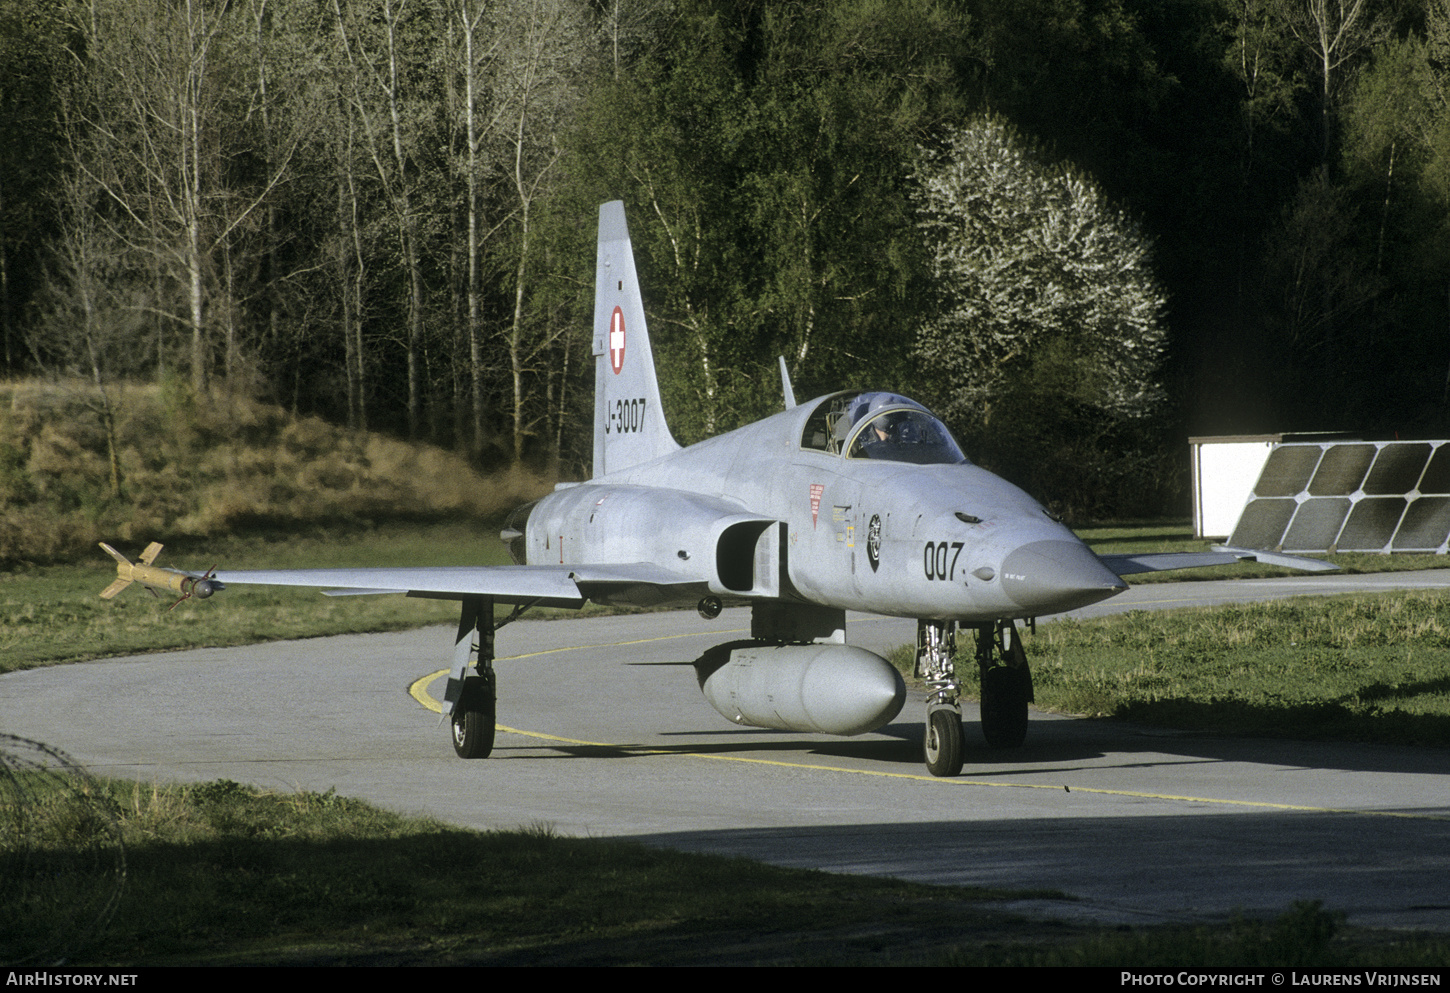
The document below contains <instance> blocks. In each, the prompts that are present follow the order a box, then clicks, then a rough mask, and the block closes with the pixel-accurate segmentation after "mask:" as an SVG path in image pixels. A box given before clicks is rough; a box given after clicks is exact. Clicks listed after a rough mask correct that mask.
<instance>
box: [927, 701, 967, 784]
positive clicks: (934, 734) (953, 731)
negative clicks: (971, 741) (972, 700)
mask: <svg viewBox="0 0 1450 993" xmlns="http://www.w3.org/2000/svg"><path fill="white" fill-rule="evenodd" d="M924 751H925V753H926V770H927V772H930V773H931V774H932V775H933V776H943V777H945V776H955V775H957V774H958V773H960V772H961V771H962V719H961V717H960V715H958V714H957V713H956V711H953V710H948V709H946V708H942V709H941V710H933V711H932V712H931V713H930V714H929V715H928V716H927V719H926V747H925V749H924Z"/></svg>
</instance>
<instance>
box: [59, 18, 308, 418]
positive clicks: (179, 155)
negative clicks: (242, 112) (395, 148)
mask: <svg viewBox="0 0 1450 993" xmlns="http://www.w3.org/2000/svg"><path fill="white" fill-rule="evenodd" d="M81 13H82V15H83V17H82V21H81V23H80V24H79V25H78V28H79V34H80V36H81V38H82V39H83V43H84V48H83V49H82V50H79V51H77V53H76V55H77V58H78V59H79V60H80V61H82V62H83V63H84V66H85V80H86V82H85V84H84V87H85V89H84V92H83V93H81V94H78V95H77V98H76V99H75V100H74V101H73V102H72V107H73V114H72V117H71V119H70V128H69V130H70V133H71V135H72V138H73V140H72V144H71V148H72V153H73V155H72V162H71V166H72V167H73V168H75V169H77V170H78V171H79V172H81V173H82V174H83V175H84V176H85V177H86V179H87V180H88V181H89V182H91V183H93V184H94V185H95V186H96V187H97V188H98V189H100V190H101V191H103V193H104V194H105V196H106V197H107V198H108V200H109V201H110V203H111V205H112V208H113V209H111V210H108V211H106V212H104V213H102V214H100V215H99V216H100V217H101V218H103V219H104V220H106V221H107V222H108V223H109V224H110V234H111V235H112V236H114V237H115V238H116V239H118V240H119V241H121V242H123V243H124V244H126V245H127V246H129V247H130V248H133V249H136V250H139V251H143V252H145V253H147V254H149V255H150V256H151V257H152V258H153V259H154V260H155V263H156V268H157V270H158V273H159V274H160V275H161V277H162V278H161V280H160V281H158V282H159V284H161V286H162V288H163V289H164V288H165V286H166V285H167V284H169V285H170V286H175V287H177V288H178V291H179V292H178V297H179V300H178V301H177V303H178V304H179V305H178V306H173V305H172V301H171V300H170V299H169V296H170V294H169V292H166V298H158V299H156V300H154V301H153V302H152V306H153V307H155V308H156V309H157V310H158V311H159V312H161V313H163V314H165V315H166V316H167V317H168V318H169V319H170V320H171V321H172V322H174V323H175V324H176V325H178V326H180V327H182V328H184V329H185V331H186V333H187V336H188V337H189V343H188V352H189V365H190V370H191V382H192V386H193V388H194V389H196V390H197V391H198V392H201V391H204V390H205V389H206V387H207V383H208V379H209V376H210V370H211V341H210V335H209V324H208V304H209V303H210V302H211V301H212V299H213V298H214V296H215V295H216V294H217V292H218V290H217V286H216V280H217V279H218V269H219V268H220V269H221V270H222V276H221V278H222V280H223V281H225V279H226V278H227V277H226V272H227V270H228V265H227V260H226V258H225V257H221V258H219V257H218V256H219V253H224V250H225V248H226V246H227V242H228V239H230V238H231V237H232V236H233V234H234V232H235V231H236V230H237V229H238V228H239V227H240V226H241V225H242V224H244V223H245V222H246V221H247V220H248V218H249V217H250V216H251V215H252V213H253V211H255V210H256V209H257V208H258V206H259V205H260V204H261V203H263V201H264V200H265V199H266V197H267V195H268V194H269V193H270V191H271V190H272V188H273V187H274V186H275V185H276V183H277V182H278V181H279V179H280V178H281V176H282V174H283V173H284V171H285V169H286V167H287V162H288V159H289V158H290V152H289V153H286V154H283V155H282V156H280V158H278V159H277V160H275V161H273V162H272V163H271V164H270V172H269V174H268V175H266V176H264V177H261V179H260V180H259V182H258V183H257V184H256V185H255V186H254V187H252V188H249V189H241V188H236V187H233V186H230V185H229V182H228V170H227V168H226V163H225V159H226V157H227V156H230V155H235V154H238V152H240V151H241V147H240V146H241V145H242V144H243V142H242V140H241V138H240V136H239V134H238V133H236V132H234V131H233V132H228V133H225V134H223V133H221V132H222V130H223V129H224V128H226V127H227V125H229V124H231V123H234V122H235V121H236V118H235V116H234V115H229V114H227V113H225V112H224V110H223V108H222V104H223V103H224V101H225V100H227V99H228V98H230V97H231V96H233V95H234V93H235V89H236V87H237V85H238V82H239V81H238V79H237V78H236V76H235V70H236V68H237V67H236V66H235V65H234V64H228V63H227V62H226V61H225V60H224V59H222V58H220V57H219V54H220V50H221V49H222V47H223V42H222V39H223V35H224V31H226V30H227V29H228V28H229V27H230V26H231V22H230V21H228V17H229V13H228V12H227V11H226V9H225V8H222V7H217V6H215V5H209V4H208V3H206V2H205V0H178V4H177V6H176V9H175V10H174V11H170V10H167V9H164V8H157V7H156V5H154V4H151V3H148V2H145V0H89V2H88V3H87V4H86V6H85V7H83V8H82V9H81ZM227 306H228V305H224V306H223V310H224V312H225V311H226V309H227ZM223 319H224V320H225V314H224V315H223Z"/></svg>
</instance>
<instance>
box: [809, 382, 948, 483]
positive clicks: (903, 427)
mask: <svg viewBox="0 0 1450 993" xmlns="http://www.w3.org/2000/svg"><path fill="white" fill-rule="evenodd" d="M801 447H802V448H807V449H811V450H814V451H820V452H830V453H832V454H835V455H844V456H845V457H846V458H850V459H880V460H884V461H887V462H910V463H913V464H915V465H957V464H959V463H962V462H965V461H967V457H966V456H965V455H963V454H962V450H961V448H960V447H958V445H957V443H956V441H955V440H954V439H953V438H952V435H951V432H950V431H948V430H947V428H946V425H945V424H943V423H942V422H941V421H939V420H937V419H936V417H935V416H933V414H932V413H931V411H929V410H927V409H926V408H925V407H923V406H922V405H921V404H919V403H917V402H916V401H915V400H909V399H907V398H906V397H904V396H898V395H897V394H895V393H883V392H877V391H869V392H855V393H838V394H836V395H835V396H830V397H826V398H825V399H824V400H823V401H821V403H820V405H819V406H817V407H816V409H815V411H814V412H813V413H812V414H811V416H810V417H809V418H808V419H807V420H806V429H805V433H804V434H803V435H802V436H801Z"/></svg>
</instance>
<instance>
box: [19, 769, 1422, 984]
mask: <svg viewBox="0 0 1450 993" xmlns="http://www.w3.org/2000/svg"><path fill="white" fill-rule="evenodd" d="M97 794H98V795H97ZM91 797H92V800H93V806H95V807H96V808H97V809H99V808H102V807H104V808H105V809H106V810H108V811H110V812H111V814H112V815H113V817H114V820H115V822H116V824H117V825H118V826H119V831H120V835H121V837H122V838H123V839H124V843H125V849H126V877H125V885H124V888H123V890H122V894H121V898H120V904H119V907H118V908H117V910H116V912H115V914H114V916H113V917H111V919H110V922H109V924H108V925H107V926H105V927H104V928H102V929H101V930H100V931H99V933H98V934H97V935H96V936H95V937H93V938H92V939H91V940H90V941H89V942H88V943H87V944H86V945H85V946H84V947H81V948H79V949H77V950H76V951H75V952H74V953H73V954H72V955H71V957H70V958H69V964H72V965H105V966H136V965H243V964H246V965H252V964H305V965H323V964H326V965H470V964H493V965H749V964H861V965H887V964H968V965H988V964H990V965H1116V966H1126V965H1165V964H1166V965H1174V966H1177V967H1185V966H1194V965H1216V966H1225V965H1278V966H1286V965H1301V966H1350V965H1354V966H1368V965H1381V966H1383V965H1402V966H1403V965H1417V966H1426V967H1429V966H1435V965H1441V964H1443V963H1444V961H1445V960H1446V957H1447V954H1450V941H1447V940H1446V939H1445V938H1443V937H1440V936H1424V935H1401V934H1393V933H1386V932H1370V931H1360V930H1356V929H1349V928H1346V927H1344V926H1343V921H1342V918H1341V917H1340V915H1337V914H1335V913H1334V912H1333V911H1332V910H1326V909H1324V908H1322V907H1320V906H1319V905H1317V904H1296V905H1294V906H1293V907H1291V908H1288V910H1287V912H1286V913H1285V914H1283V915H1282V916H1281V917H1280V918H1278V919H1277V920H1272V921H1255V920H1237V921H1234V922H1231V923H1227V924H1223V925H1203V926H1196V927H1171V928H1165V927H1158V928H1134V929H1124V928H1117V927H1113V928H1109V927H1097V926H1092V925H1079V924H1066V923H1049V922H1044V921H1041V920H1035V921H1034V920H1027V919H1023V918H1021V917H1019V916H1016V915H1014V914H1013V913H1011V912H1010V910H1009V909H1004V908H1003V907H1002V906H1001V904H1002V902H1003V901H1007V900H1012V899H1032V900H1052V899H1065V897H1063V896H1062V895H1061V894H1058V893H1053V892H1042V891H1003V890H983V889H974V888H968V887H959V886H926V885H919V884H913V883H906V882H902V881H899V880H890V879H873V878H868V877H859V876H839V875H831V874H828V873H823V872H813V871H801V870H790V869H779V868H774V867H771V866H765V865H760V864H757V863H753V862H749V861H747V860H744V859H730V858H721V857H715V856H705V855H689V854H684V853H680V852H671V851H663V850H657V849H652V848H646V847H644V846H641V845H637V844H632V843H627V842H618V841H603V840H594V839H580V838H561V837H556V836H554V835H553V833H552V832H551V831H550V830H549V829H548V828H547V826H535V827H533V828H530V829H525V830H520V831H513V832H488V833H480V832H474V831H466V830H461V829H456V828H450V827H446V826H443V825H440V824H437V823H434V822H431V821H426V820H417V819H410V818H405V817H401V816H398V815H395V814H390V813H387V812H384V811H381V810H378V809H376V808H374V807H371V806H369V805H367V804H365V803H362V802H359V801H356V800H350V799H347V798H345V797H339V796H337V795H335V794H334V793H332V792H328V793H291V794H279V793H267V792H260V791H257V790H255V789H252V788H250V787H244V786H240V785H238V784H237V783H233V782H230V781H226V780H221V781H216V782H212V783H204V784H200V785H193V786H172V787H165V788H161V787H156V786H146V785H141V784H136V783H127V782H115V781H101V782H98V783H95V784H94V785H93V792H92V794H91ZM72 823H73V821H67V820H66V819H64V818H60V817H54V818H51V819H50V820H49V821H48V822H47V830H45V831H44V832H36V833H35V836H34V837H32V838H31V842H32V844H31V851H30V859H29V861H28V862H27V863H26V864H25V868H24V871H23V872H21V873H20V874H19V878H20V879H21V884H20V885H21V886H22V887H23V886H24V885H25V884H26V883H27V881H33V880H34V879H35V877H36V876H37V875H39V874H41V873H44V872H45V871H46V870H47V869H48V868H49V867H51V866H53V865H54V864H55V862H56V860H57V859H59V858H61V857H62V855H63V853H64V852H66V851H69V850H82V849H84V848H85V845H84V844H83V843H82V844H80V845H79V846H78V845H77V842H76V840H75V830H74V828H73V827H70V826H66V825H70V824H72ZM15 859H16V856H15V855H14V854H12V853H5V854H0V862H3V861H6V860H9V862H10V864H9V865H7V866H5V869H6V871H5V872H4V873H3V874H0V878H6V879H10V880H12V881H13V880H15V879H16V878H17V874H16V871H15V870H16V869H17V866H18V863H17V862H16V861H15ZM12 885H13V884H12ZM14 893H15V891H14V890H11V891H10V894H9V895H10V896H11V898H12V900H13V899H14ZM21 903H24V905H25V906H26V910H27V913H26V914H25V915H24V916H23V918H21V919H18V920H16V919H12V920H11V921H10V922H9V924H8V926H7V927H5V928H3V929H0V959H5V960H8V961H15V960H17V959H22V958H24V957H25V956H27V955H30V954H33V953H34V952H35V951H36V950H37V949H38V948H42V947H49V943H51V942H53V941H55V940H56V937H57V935H63V934H64V933H65V932H66V931H67V930H68V929H70V928H72V927H74V926H75V924H76V921H75V918H74V917H73V916H72V914H73V905H72V904H71V902H69V901H68V900H67V899H66V895H65V894H64V893H57V892H54V890H53V888H51V889H48V890H47V899H46V900H44V901H35V900H30V901H28V902H26V901H21ZM21 903H14V902H12V903H11V904H10V906H18V905H21Z"/></svg>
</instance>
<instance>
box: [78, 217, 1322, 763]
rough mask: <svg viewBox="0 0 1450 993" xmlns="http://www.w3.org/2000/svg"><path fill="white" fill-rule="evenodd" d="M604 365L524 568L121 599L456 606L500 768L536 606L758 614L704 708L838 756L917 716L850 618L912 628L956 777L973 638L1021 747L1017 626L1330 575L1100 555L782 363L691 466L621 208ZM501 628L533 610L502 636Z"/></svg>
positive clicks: (933, 722) (925, 436)
mask: <svg viewBox="0 0 1450 993" xmlns="http://www.w3.org/2000/svg"><path fill="white" fill-rule="evenodd" d="M593 346H594V347H593V352H594V356H595V413H594V466H593V468H594V477H593V478H592V479H591V480H589V481H588V482H583V483H561V484H559V485H558V486H557V487H556V489H555V491H554V492H553V493H551V494H550V495H548V496H546V497H544V498H543V499H541V500H538V501H536V502H534V503H532V504H529V505H527V506H525V507H521V508H519V509H518V510H517V511H515V512H514V514H513V515H512V516H511V517H510V518H509V520H508V522H507V524H506V526H505V530H504V532H503V534H502V537H503V539H504V540H505V541H506V542H507V543H508V545H509V549H510V552H511V554H512V556H513V558H514V560H515V561H516V562H517V563H518V564H517V565H514V566H491V567H478V568H368V569H303V570H282V571H260V572H227V571H222V572H215V573H214V574H213V573H208V574H207V575H205V576H193V575H191V574H189V573H174V572H172V571H171V570H165V569H161V568H159V567H156V566H153V565H152V564H151V563H152V561H153V560H154V559H155V557H156V551H159V548H156V550H155V551H153V550H152V549H151V548H148V549H147V555H146V556H143V559H142V562H143V563H144V564H143V565H141V566H134V565H131V564H130V563H129V562H127V561H126V560H125V559H124V558H123V557H120V556H119V554H118V553H115V552H111V554H113V555H116V556H117V560H118V563H119V564H118V567H117V568H118V579H117V582H116V583H113V584H112V586H111V587H109V588H108V590H107V595H114V593H115V592H117V591H119V589H120V588H122V587H123V586H124V585H125V584H124V583H122V582H121V581H122V580H130V581H135V582H140V583H142V584H143V585H145V586H148V587H149V588H153V590H154V589H158V588H159V589H163V590H168V591H174V592H180V593H182V594H183V595H189V594H194V595H197V596H206V595H210V594H212V593H214V592H216V591H219V590H221V589H224V588H225V587H226V586H229V585H232V584H245V583H260V584H276V585H288V586H311V587H323V588H328V589H329V590H330V591H331V592H335V593H398V592H401V593H406V594H407V595H409V596H414V597H429V598H436V599H449V600H458V601H460V602H461V608H462V609H461V616H460V620H459V625H458V633H457V636H456V638H455V643H454V650H453V664H452V669H451V671H450V673H449V677H448V682H447V686H446V689H445V692H444V699H443V712H444V716H445V720H446V721H447V722H448V724H449V726H450V727H451V730H452V738H453V746H454V750H455V751H456V753H457V754H458V755H459V756H460V757H463V758H482V757H485V756H487V755H488V754H489V753H490V752H491V751H492V749H493V741H494V719H495V710H496V701H497V698H498V694H497V688H496V677H495V673H494V668H493V660H494V657H495V656H494V639H495V632H496V630H497V628H498V627H500V626H502V625H503V624H506V623H508V621H511V620H513V619H515V618H517V617H518V616H519V615H520V614H521V613H522V612H523V611H525V610H527V609H528V608H530V607H532V606H535V605H546V606H557V607H576V608H577V607H581V606H583V605H584V603H585V602H586V601H593V602H595V603H600V604H614V605H631V606H683V607H689V606H693V607H696V608H697V609H698V611H699V613H700V615H701V617H703V618H705V619H707V620H708V619H713V618H715V617H717V616H719V614H720V612H721V611H722V610H723V609H724V608H725V607H727V606H749V607H750V611H751V626H750V638H749V639H746V640H743V641H733V642H727V643H724V644H721V645H718V646H716V647H715V648H712V649H710V650H709V651H707V652H706V653H705V654H704V655H703V656H702V657H701V658H700V659H698V660H697V661H696V662H695V669H696V674H697V677H698V680H699V683H700V687H701V689H702V691H703V693H704V695H705V697H706V699H707V700H708V701H709V702H710V703H711V705H712V706H714V707H715V709H716V710H718V711H719V712H720V713H721V714H722V715H723V716H724V717H726V718H728V719H729V720H731V721H734V722H736V723H738V724H745V725H750V726H755V727H765V728H776V729H782V730H793V731H809V732H816V733H824V734H833V735H856V734H862V733H865V732H868V731H873V730H876V729H877V728H880V727H882V726H884V725H886V724H887V723H889V722H890V721H892V720H893V719H894V718H895V717H896V716H897V715H898V714H899V713H900V711H901V709H902V707H903V705H904V703H905V700H906V687H905V684H904V681H903V679H902V677H901V675H900V674H899V673H898V672H897V671H896V669H895V668H894V667H893V666H892V665H891V664H889V663H888V662H887V661H886V660H885V659H883V658H882V657H881V656H879V655H876V654H874V653H872V652H868V651H865V650H864V649H861V648H857V647H853V646H850V645H848V644H847V642H846V612H847V611H848V610H855V611H867V612H871V613H875V614H886V615H892V616H898V617H909V618H914V619H915V620H916V622H917V643H916V660H915V672H916V676H918V677H919V678H921V679H922V680H923V681H924V682H925V684H926V687H927V690H928V696H927V702H926V708H925V713H924V715H923V717H924V721H925V735H924V741H925V747H924V758H925V762H926V766H927V768H928V769H929V770H930V771H931V772H932V773H933V774H935V775H938V776H954V775H957V774H958V773H959V772H960V771H961V768H962V761H963V732H962V712H961V702H960V701H961V699H962V686H961V684H960V682H959V681H958V678H957V674H956V670H955V664H954V662H955V656H956V642H957V637H958V634H959V632H960V633H964V634H966V635H967V636H968V637H970V638H972V639H974V642H975V644H974V645H973V646H971V647H973V648H974V650H975V660H976V663H977V665H978V666H979V668H980V670H981V671H980V676H981V679H980V684H981V727H982V731H983V733H984V735H985V737H986V739H987V742H988V743H989V744H990V745H992V746H995V747H1003V748H1005V747H1012V746H1015V745H1019V744H1021V743H1022V741H1023V739H1024V737H1025V736H1026V733H1027V724H1028V719H1027V709H1028V704H1029V703H1030V702H1031V701H1032V699H1033V693H1032V675H1031V669H1030V667H1029V665H1028V661H1027V656H1026V653H1025V652H1024V651H1023V647H1022V643H1021V641H1020V640H1019V638H1018V631H1017V627H1016V622H1017V621H1019V620H1022V619H1026V618H1033V619H1035V618H1038V617H1042V616H1045V615H1050V614H1056V613H1060V612H1062V611H1067V610H1072V609H1074V608H1077V607H1083V606H1086V605H1088V604H1091V603H1095V602H1097V601H1099V600H1103V599H1106V598H1107V597H1111V596H1113V595H1115V594H1117V593H1121V592H1122V591H1123V590H1124V589H1126V588H1127V584H1126V583H1125V582H1124V581H1123V579H1122V578H1121V577H1122V576H1125V575H1129V574H1132V573H1135V572H1143V571H1149V570H1157V569H1177V568H1188V567H1190V566H1200V565H1216V564H1222V563H1227V562H1234V561H1238V560H1239V559H1243V558H1256V557H1257V558H1260V559H1268V560H1272V561H1277V562H1281V563H1283V564H1289V565H1295V566H1299V567H1307V568H1315V567H1322V568H1333V567H1332V566H1329V565H1327V564H1326V563H1321V562H1315V561H1314V560H1303V559H1298V558H1293V557H1288V556H1273V555H1268V554H1266V553H1262V552H1250V551H1244V550H1234V549H1223V550H1220V551H1214V552H1203V553H1179V554H1171V555H1138V556H1098V555H1095V554H1094V553H1093V552H1092V550H1091V549H1089V548H1088V547H1087V546H1086V545H1085V544H1083V542H1082V541H1080V540H1079V539H1078V537H1077V536H1076V535H1074V534H1073V532H1072V531H1071V530H1069V529H1068V528H1067V527H1066V526H1065V525H1064V524H1063V523H1062V522H1061V521H1060V520H1059V519H1058V518H1057V517H1056V516H1055V515H1053V514H1052V513H1050V512H1049V511H1048V510H1047V509H1046V508H1044V507H1043V506H1042V505H1041V504H1040V503H1038V502H1037V501H1036V500H1034V499H1033V498H1032V497H1030V496H1028V495H1027V494H1026V493H1025V492H1023V491H1022V490H1020V489H1018V488H1017V487H1016V486H1013V485H1012V484H1011V483H1008V482H1007V481H1006V480H1003V479H1001V478H999V477H997V476H995V475H993V474H992V473H990V472H988V471H987V470H985V469H983V468H981V467H980V466H977V465H974V464H972V462H971V461H970V460H969V459H968V458H967V457H966V456H965V455H964V454H963V452H962V450H961V448H960V447H959V446H958V445H957V443H956V441H955V440H953V438H952V435H951V432H950V431H948V430H947V428H946V426H945V425H944V424H943V423H942V422H941V421H940V420H939V419H938V418H937V417H935V416H934V415H933V414H932V413H931V412H930V411H929V410H928V409H927V408H926V407H924V406H922V405H921V404H920V403H917V402H916V401H914V400H911V399H908V398H907V397H905V396H901V395H899V394H896V393H893V392H889V391H883V390H869V389H856V390H847V391H844V392H839V393H831V394H828V395H826V396H822V397H817V398H816V399H814V400H810V401H809V402H806V403H801V404H797V403H796V402H795V398H794V392H793V389H792V387H791V384H790V380H789V377H788V376H787V375H786V373H785V366H784V362H782V363H781V373H782V388H783V393H784V397H785V409H784V410H783V411H782V412H781V413H778V414H775V415H774V416H771V417H767V418H765V419H764V420H761V421H758V422H756V423H754V424H750V425H747V426H745V427H742V428H739V429H738V430H735V431H731V432H729V433H728V434H724V435H721V436H719V437H715V438H711V439H709V440H707V441H703V442H700V443H699V444H696V445H691V446H689V447H688V448H682V447H681V446H680V445H679V444H678V443H676V441H675V439H674V438H673V437H672V436H671V434H670V430H669V427H668V425H667V424H666V421H665V416H664V410H663V408H662V406H661V404H660V391H659V383H658V380H657V378H656V375H655V363H654V356H653V353H652V351H651V348H650V339H649V331H648V329H647V326H646V321H645V312H644V305H643V302H642V299H641V295H640V287H639V280H638V277H637V275H636V272H635V264H634V255H633V251H632V248H631V245H630V237H629V230H628V227H627V226H626V223H625V214H624V206H623V204H622V203H620V202H618V201H616V202H612V203H607V204H604V205H603V206H602V207H601V208H600V211H599V242H598V255H597V265H596V270H595V309H594V341H593ZM108 551H110V550H109V549H108ZM177 577H181V578H177ZM198 584H200V585H198ZM495 604H512V605H514V608H513V611H512V612H511V613H509V614H508V615H507V616H506V617H505V618H504V619H502V620H498V621H496V620H495V609H494V608H495Z"/></svg>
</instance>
